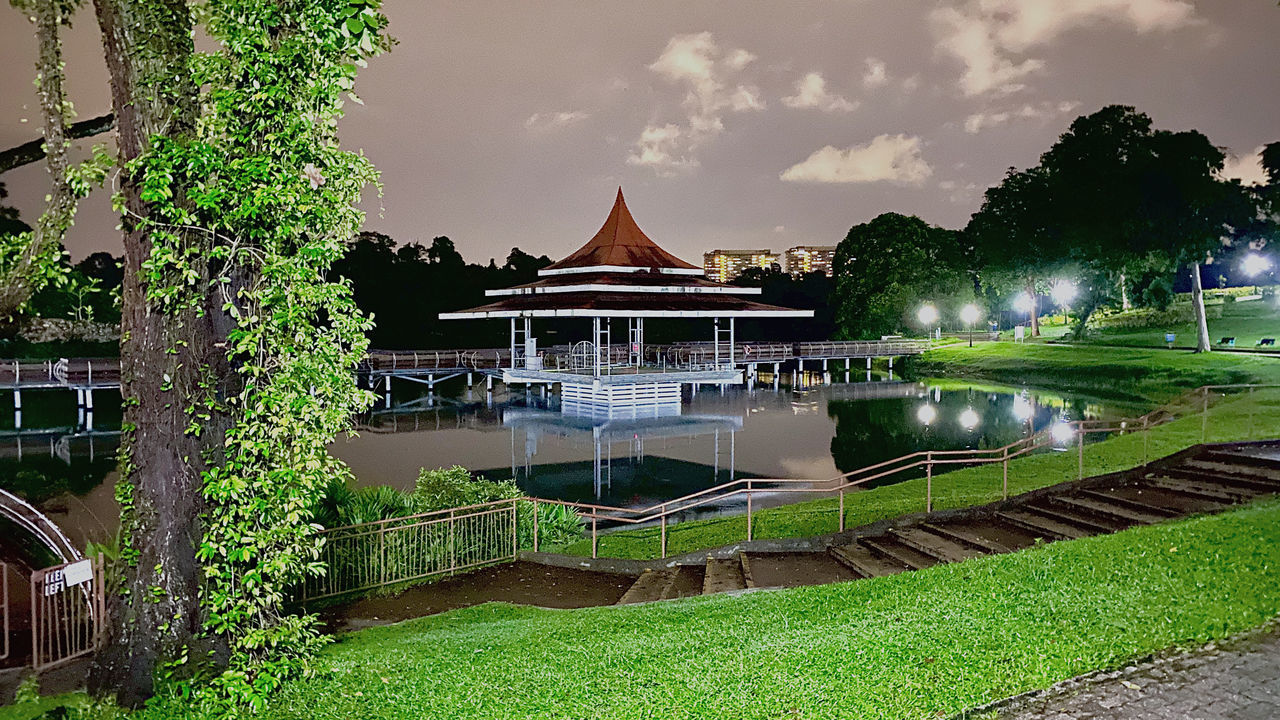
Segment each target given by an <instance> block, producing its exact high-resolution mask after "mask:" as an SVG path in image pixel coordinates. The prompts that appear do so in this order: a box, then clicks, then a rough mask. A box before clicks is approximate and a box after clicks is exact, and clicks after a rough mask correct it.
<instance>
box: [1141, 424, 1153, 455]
mask: <svg viewBox="0 0 1280 720" xmlns="http://www.w3.org/2000/svg"><path fill="white" fill-rule="evenodd" d="M1149 423H1150V418H1148V417H1147V416H1146V415H1143V416H1142V464H1143V465H1146V464H1147V445H1148V443H1149V442H1150V440H1151V427H1150V426H1149Z"/></svg>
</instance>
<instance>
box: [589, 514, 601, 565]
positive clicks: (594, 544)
mask: <svg viewBox="0 0 1280 720" xmlns="http://www.w3.org/2000/svg"><path fill="white" fill-rule="evenodd" d="M598 522H599V518H597V517H596V516H595V515H594V514H592V516H591V557H592V558H595V557H596V553H597V552H598V549H599V546H600V535H599V534H598V533H597V532H596V528H597V523H598Z"/></svg>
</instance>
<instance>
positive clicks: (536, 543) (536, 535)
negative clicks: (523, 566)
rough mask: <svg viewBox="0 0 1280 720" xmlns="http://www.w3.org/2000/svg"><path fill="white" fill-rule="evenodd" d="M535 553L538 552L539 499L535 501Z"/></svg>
mask: <svg viewBox="0 0 1280 720" xmlns="http://www.w3.org/2000/svg"><path fill="white" fill-rule="evenodd" d="M533 551H534V552H538V499H537V498H534V499H533Z"/></svg>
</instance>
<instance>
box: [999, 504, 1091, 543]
mask: <svg viewBox="0 0 1280 720" xmlns="http://www.w3.org/2000/svg"><path fill="white" fill-rule="evenodd" d="M996 517H998V518H1000V519H1001V520H1003V521H1004V522H1007V523H1009V524H1011V525H1014V526H1015V527H1020V528H1023V529H1024V530H1029V531H1030V532H1033V533H1035V534H1036V536H1037V537H1043V538H1045V539H1048V540H1074V539H1076V538H1082V537H1089V536H1090V535H1095V534H1097V533H1094V532H1092V531H1090V530H1085V529H1084V528H1081V527H1078V526H1076V525H1072V524H1069V523H1065V522H1061V521H1059V520H1055V519H1053V518H1050V517H1045V516H1044V515H1039V514H1037V513H1031V512H1027V511H1025V510H1005V511H1003V512H998V513H996Z"/></svg>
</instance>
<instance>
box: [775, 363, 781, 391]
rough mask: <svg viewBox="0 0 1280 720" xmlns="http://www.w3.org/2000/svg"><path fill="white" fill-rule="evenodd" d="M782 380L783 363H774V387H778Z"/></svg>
mask: <svg viewBox="0 0 1280 720" xmlns="http://www.w3.org/2000/svg"><path fill="white" fill-rule="evenodd" d="M781 380H782V363H774V364H773V389H774V390H777V389H778V383H779V382H780V381H781Z"/></svg>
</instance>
